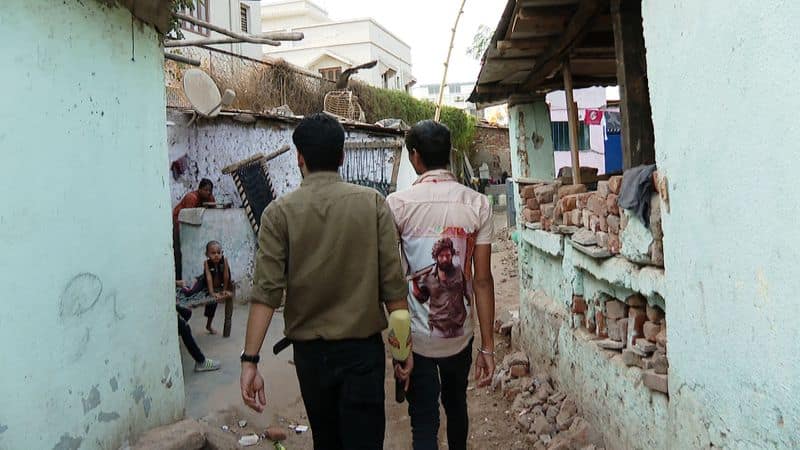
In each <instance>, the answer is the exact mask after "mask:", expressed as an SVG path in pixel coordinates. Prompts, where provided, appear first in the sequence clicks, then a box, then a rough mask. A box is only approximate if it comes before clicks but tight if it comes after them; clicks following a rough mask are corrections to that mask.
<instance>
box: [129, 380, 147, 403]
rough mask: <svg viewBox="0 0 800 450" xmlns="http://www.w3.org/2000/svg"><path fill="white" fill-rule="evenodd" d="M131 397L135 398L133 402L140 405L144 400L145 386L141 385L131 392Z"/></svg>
mask: <svg viewBox="0 0 800 450" xmlns="http://www.w3.org/2000/svg"><path fill="white" fill-rule="evenodd" d="M131 397H133V401H135V402H136V404H137V405H138V404H139V402H141V401H142V399H143V398H144V386H143V385H141V384H139V385H137V386H136V388H134V389H133V392H131Z"/></svg>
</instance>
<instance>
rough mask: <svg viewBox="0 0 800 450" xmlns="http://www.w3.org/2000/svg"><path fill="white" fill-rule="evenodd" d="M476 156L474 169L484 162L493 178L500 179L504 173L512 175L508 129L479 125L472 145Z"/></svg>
mask: <svg viewBox="0 0 800 450" xmlns="http://www.w3.org/2000/svg"><path fill="white" fill-rule="evenodd" d="M472 150H473V152H474V154H475V156H474V157H473V158H472V163H473V169H475V171H476V172H477V171H478V168H479V167H480V166H481V164H483V163H484V162H485V163H486V164H487V165H488V166H489V172H490V174H491V176H492V178H500V175H502V173H503V172H508V174H509V175H511V150H510V147H509V145H508V128H504V127H491V126H481V125H478V127H477V129H476V133H475V141H474V142H473V144H472Z"/></svg>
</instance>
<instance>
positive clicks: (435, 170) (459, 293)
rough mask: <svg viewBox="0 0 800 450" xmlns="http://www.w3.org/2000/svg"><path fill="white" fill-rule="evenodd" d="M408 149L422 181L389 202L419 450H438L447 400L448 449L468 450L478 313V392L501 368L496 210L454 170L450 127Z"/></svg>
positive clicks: (426, 124) (430, 126)
mask: <svg viewBox="0 0 800 450" xmlns="http://www.w3.org/2000/svg"><path fill="white" fill-rule="evenodd" d="M406 147H407V148H408V151H409V159H410V160H411V164H412V165H413V166H414V170H415V171H416V172H417V174H418V175H420V177H419V179H417V181H416V182H415V183H414V185H413V186H412V187H411V188H410V189H408V190H405V191H402V192H397V193H394V194H392V195H390V196H389V197H388V198H387V200H386V201H387V203H388V204H389V208H390V209H391V210H392V213H393V215H394V219H395V223H396V224H397V229H398V231H399V232H400V239H401V243H402V253H403V256H404V258H405V263H406V265H407V267H406V273H408V274H410V275H409V276H408V277H407V280H408V281H409V282H410V286H409V292H410V293H409V298H408V306H409V310H410V312H411V333H412V336H413V341H414V347H413V351H414V371H413V372H412V373H411V387H410V389H409V392H408V396H407V398H408V402H409V408H408V410H409V415H410V416H411V427H412V435H413V443H414V450H428V449H436V448H437V434H438V430H439V397H440V395H441V402H442V405H443V406H444V410H445V414H447V444H448V448H449V449H452V450H461V449H466V448H467V435H468V429H469V418H468V415H467V384H468V378H469V369H470V365H471V364H472V342H473V333H472V330H473V324H472V316H473V314H472V311H471V310H472V308H473V306H474V307H475V308H476V309H477V315H478V320H479V322H480V331H481V333H480V334H481V342H480V345H479V346H478V354H477V361H476V364H475V376H476V378H477V380H478V384H479V385H482V386H485V385H488V384H489V383H490V382H491V377H492V375H493V373H494V366H495V362H494V335H493V330H492V324H493V322H494V281H493V279H492V272H491V255H492V250H491V243H492V234H493V225H492V209H491V206H490V205H489V201H488V199H487V198H486V197H485V196H483V195H481V194H479V193H477V192H475V191H473V190H471V189H469V188H467V187H465V186H463V185H461V184H460V183H459V182H458V180H457V179H456V177H455V175H453V174H452V173H451V172H450V171H448V170H447V166H448V165H449V163H450V148H451V145H450V130H448V129H447V127H446V126H444V125H441V124H438V123H435V122H433V121H430V120H426V121H422V122H419V123H418V124H416V125H414V127H413V128H411V130H409V132H408V134H407V135H406ZM443 252H444V253H445V254H443ZM448 252H449V253H448ZM432 260H433V261H432ZM431 262H433V264H431ZM473 268H474V276H473ZM459 272H460V273H459ZM473 291H474V292H473ZM473 298H474V299H475V301H474V302H473V301H472V299H473Z"/></svg>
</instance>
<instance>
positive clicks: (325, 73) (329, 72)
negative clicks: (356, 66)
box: [319, 67, 342, 83]
mask: <svg viewBox="0 0 800 450" xmlns="http://www.w3.org/2000/svg"><path fill="white" fill-rule="evenodd" d="M319 74H320V75H322V78H325V79H326V80H328V81H333V82H334V83H335V82H336V81H338V80H339V75H341V74H342V68H341V67H325V68H323V69H319Z"/></svg>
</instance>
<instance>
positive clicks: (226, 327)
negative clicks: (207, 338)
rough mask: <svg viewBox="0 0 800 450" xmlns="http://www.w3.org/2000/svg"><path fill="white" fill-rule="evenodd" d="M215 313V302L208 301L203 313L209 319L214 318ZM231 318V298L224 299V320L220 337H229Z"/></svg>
mask: <svg viewBox="0 0 800 450" xmlns="http://www.w3.org/2000/svg"><path fill="white" fill-rule="evenodd" d="M216 313H217V302H213V303H209V304H207V305H206V307H205V311H204V312H203V315H205V316H206V317H208V319H209V320H214V315H215V314H216ZM232 320H233V299H232V298H229V299H228V300H225V322H224V324H223V325H222V337H230V335H231V322H232Z"/></svg>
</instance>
